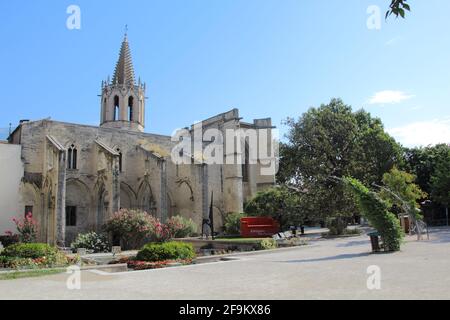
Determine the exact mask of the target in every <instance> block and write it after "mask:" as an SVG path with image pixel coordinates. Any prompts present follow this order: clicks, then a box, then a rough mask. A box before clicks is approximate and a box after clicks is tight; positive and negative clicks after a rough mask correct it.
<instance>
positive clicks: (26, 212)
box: [24, 206, 33, 217]
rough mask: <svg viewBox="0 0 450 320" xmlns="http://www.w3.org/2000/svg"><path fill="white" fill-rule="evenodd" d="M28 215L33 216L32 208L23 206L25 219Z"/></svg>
mask: <svg viewBox="0 0 450 320" xmlns="http://www.w3.org/2000/svg"><path fill="white" fill-rule="evenodd" d="M28 214H31V215H33V206H25V212H24V215H25V217H26V216H27V215H28Z"/></svg>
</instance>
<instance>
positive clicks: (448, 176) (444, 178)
mask: <svg viewBox="0 0 450 320" xmlns="http://www.w3.org/2000/svg"><path fill="white" fill-rule="evenodd" d="M431 196H432V199H433V200H435V201H436V202H438V203H440V204H442V205H443V206H445V207H447V208H448V207H449V206H450V149H449V150H447V152H446V153H445V154H443V155H442V157H440V158H439V159H438V161H437V163H436V168H435V170H434V172H433V174H432V176H431Z"/></svg>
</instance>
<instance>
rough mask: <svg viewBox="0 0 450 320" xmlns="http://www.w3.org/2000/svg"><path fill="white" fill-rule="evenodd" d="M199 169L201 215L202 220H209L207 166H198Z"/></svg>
mask: <svg viewBox="0 0 450 320" xmlns="http://www.w3.org/2000/svg"><path fill="white" fill-rule="evenodd" d="M199 168H200V180H201V184H202V213H203V218H204V219H208V218H209V203H208V198H209V197H208V196H209V194H208V193H209V188H208V180H209V177H208V165H207V164H205V163H204V164H202V165H200V166H199Z"/></svg>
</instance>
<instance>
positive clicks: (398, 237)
mask: <svg viewBox="0 0 450 320" xmlns="http://www.w3.org/2000/svg"><path fill="white" fill-rule="evenodd" d="M343 181H344V183H345V184H346V185H347V186H348V188H349V189H350V190H351V191H352V192H353V193H354V195H355V196H356V199H357V202H358V206H359V208H360V210H361V213H362V214H363V215H364V216H365V217H366V218H367V219H368V220H369V222H370V224H371V225H372V226H373V227H374V228H375V229H377V231H378V233H379V234H380V236H381V239H382V241H383V244H384V249H385V251H399V250H400V245H401V242H402V239H403V231H402V229H401V227H400V223H399V221H398V219H397V217H396V216H395V214H393V213H392V212H390V211H389V210H388V206H387V204H386V203H385V202H384V201H383V200H382V199H381V198H380V197H379V196H378V194H377V193H375V192H373V191H370V190H369V189H368V188H367V187H366V186H364V185H363V184H362V183H361V182H360V181H359V180H357V179H354V178H344V180H343Z"/></svg>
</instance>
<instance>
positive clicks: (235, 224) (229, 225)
mask: <svg viewBox="0 0 450 320" xmlns="http://www.w3.org/2000/svg"><path fill="white" fill-rule="evenodd" d="M244 217H245V214H243V213H230V214H229V215H227V216H226V218H225V233H226V234H228V235H238V234H240V233H241V218H244Z"/></svg>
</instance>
